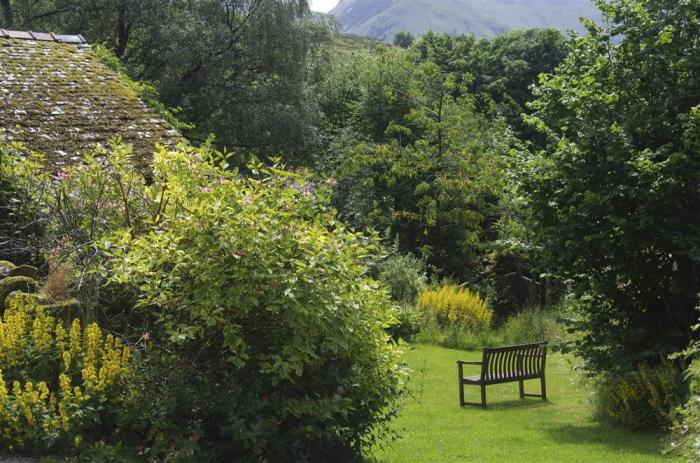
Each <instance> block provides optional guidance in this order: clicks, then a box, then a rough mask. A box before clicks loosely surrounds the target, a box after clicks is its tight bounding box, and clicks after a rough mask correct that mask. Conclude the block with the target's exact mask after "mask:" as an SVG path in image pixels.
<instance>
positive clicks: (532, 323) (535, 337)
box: [497, 308, 565, 345]
mask: <svg viewBox="0 0 700 463" xmlns="http://www.w3.org/2000/svg"><path fill="white" fill-rule="evenodd" d="M564 331H565V330H564V327H563V325H562V324H561V323H560V322H559V320H558V313H557V311H555V310H551V309H550V310H542V309H538V308H527V309H525V310H523V311H522V312H519V313H516V314H513V315H512V316H511V317H509V318H508V319H507V320H506V321H505V322H504V323H503V324H502V325H501V326H500V327H499V328H498V331H497V336H498V337H499V338H500V339H502V343H503V344H506V345H512V344H527V343H532V342H539V341H549V342H550V343H552V342H557V341H560V340H561V339H562V337H563V336H564Z"/></svg>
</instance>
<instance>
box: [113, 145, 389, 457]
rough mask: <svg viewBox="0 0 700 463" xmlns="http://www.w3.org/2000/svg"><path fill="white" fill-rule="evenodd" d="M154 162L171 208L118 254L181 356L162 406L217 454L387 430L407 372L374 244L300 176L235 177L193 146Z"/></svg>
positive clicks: (331, 450)
mask: <svg viewBox="0 0 700 463" xmlns="http://www.w3.org/2000/svg"><path fill="white" fill-rule="evenodd" d="M154 166H155V169H154V173H155V178H156V184H157V185H167V190H168V191H167V195H168V202H169V203H170V204H172V205H173V207H172V208H167V209H165V210H164V211H163V214H162V221H161V225H160V226H158V227H157V228H156V229H154V230H153V231H150V232H147V233H144V234H143V235H141V236H139V237H137V238H135V239H133V238H132V237H131V236H130V235H129V234H126V235H123V237H122V240H121V241H119V243H118V244H117V245H115V246H113V247H112V248H111V251H112V252H113V255H114V258H113V261H112V264H113V265H114V268H115V272H116V273H115V274H116V278H117V280H118V281H119V282H121V283H124V284H126V285H128V286H132V287H134V288H138V292H139V294H140V296H139V306H140V307H141V308H142V309H143V310H145V311H147V312H148V313H149V314H151V315H152V316H153V319H154V320H155V322H156V325H155V327H154V328H153V332H152V333H151V338H150V339H151V340H152V341H153V342H155V343H156V344H160V345H165V346H168V349H169V350H170V352H171V355H169V356H167V357H162V358H160V359H159V361H160V362H161V367H162V368H163V369H162V370H159V373H160V374H162V376H161V377H160V380H156V385H155V387H156V388H159V387H165V388H170V389H168V392H169V393H168V394H167V395H166V396H165V397H159V396H158V394H154V396H153V403H154V405H155V407H156V408H158V407H165V409H164V410H162V409H161V411H159V413H164V414H165V415H166V416H167V417H168V418H169V419H168V420H167V422H168V423H169V424H170V425H171V426H174V425H175V423H176V427H177V428H179V429H180V432H191V433H192V434H193V435H199V436H201V439H200V441H199V442H200V445H201V446H202V447H203V448H210V449H214V450H215V455H216V457H217V458H218V459H220V460H231V459H241V458H249V456H250V455H253V454H255V455H258V457H257V458H258V459H262V458H265V459H268V460H272V461H301V460H306V459H312V460H318V459H323V458H329V457H330V456H331V455H335V456H341V455H346V456H349V455H353V454H357V453H359V452H360V451H362V450H363V449H366V448H367V445H368V444H371V443H373V442H374V441H375V440H376V439H378V438H380V437H382V436H383V431H384V429H383V425H384V424H385V423H386V421H388V420H389V419H390V418H391V417H392V416H393V414H394V411H395V400H396V398H397V397H398V394H400V392H401V388H402V374H401V369H400V366H399V364H398V361H397V353H396V351H395V350H394V348H393V347H392V344H390V343H389V342H388V337H387V334H386V332H385V329H386V328H389V327H390V326H391V325H392V324H393V323H394V322H395V319H394V311H393V307H392V304H391V303H390V302H389V300H388V297H387V295H386V293H384V292H383V291H382V290H381V289H380V288H379V286H378V284H377V283H376V282H374V281H373V280H371V279H370V278H368V277H367V276H366V271H367V269H366V266H365V265H364V262H366V261H367V260H368V259H369V257H370V252H372V249H373V246H374V244H373V240H370V241H369V242H367V241H366V238H363V237H362V236H360V235H356V234H354V233H351V232H349V231H347V230H346V229H344V228H343V226H342V225H341V224H340V223H338V222H336V221H335V220H334V219H333V218H332V216H330V215H328V214H325V213H323V212H322V210H321V208H322V207H323V206H322V204H320V203H319V197H318V195H319V193H320V192H319V191H318V190H317V189H314V188H313V186H312V185H311V184H309V183H307V182H306V180H305V179H304V178H303V177H301V176H299V175H291V174H286V173H284V172H282V171H279V170H276V169H273V170H271V171H265V170H260V171H259V175H258V177H256V178H253V179H249V180H244V179H238V178H237V177H235V175H233V174H231V173H227V172H224V171H222V170H219V169H216V168H210V167H207V166H206V165H205V164H203V163H201V162H198V161H196V160H193V159H192V158H191V156H188V154H187V153H159V154H158V155H156V158H155V162H154ZM175 205H182V206H181V207H177V206H175ZM176 365H179V367H178V368H173V367H174V366H176ZM183 377H184V378H188V379H187V380H186V381H184V382H182V383H179V381H175V380H174V379H175V378H178V379H183ZM174 384H179V385H177V386H173V385H174ZM174 389H176V390H174ZM173 395H176V396H177V397H180V400H179V403H177V404H173V403H171V402H170V400H172V397H173ZM173 405H175V407H174V408H173V407H172V406H173Z"/></svg>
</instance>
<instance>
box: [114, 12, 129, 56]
mask: <svg viewBox="0 0 700 463" xmlns="http://www.w3.org/2000/svg"><path fill="white" fill-rule="evenodd" d="M130 29H131V24H129V0H119V17H118V18H117V48H116V50H114V53H115V54H116V55H117V56H118V57H119V58H121V57H122V56H124V53H125V52H126V46H127V45H128V43H129V32H130Z"/></svg>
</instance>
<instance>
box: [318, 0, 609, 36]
mask: <svg viewBox="0 0 700 463" xmlns="http://www.w3.org/2000/svg"><path fill="white" fill-rule="evenodd" d="M331 14H333V15H335V16H337V17H338V19H340V22H341V24H342V26H343V31H344V32H347V33H351V34H357V35H366V36H369V37H376V38H380V39H383V40H388V41H391V39H393V37H394V35H395V34H396V33H397V32H402V31H406V32H411V33H413V34H414V35H422V34H424V33H425V32H428V31H429V30H432V31H435V32H448V33H457V34H461V33H465V34H475V35H477V36H478V37H493V36H495V35H498V34H500V33H503V32H507V31H510V30H515V29H526V28H532V27H542V28H552V29H559V30H561V31H566V30H568V29H573V30H578V31H581V30H582V27H581V25H580V23H579V18H580V17H582V16H583V17H587V18H591V19H595V20H598V19H599V18H600V13H599V12H598V10H597V9H596V7H595V5H594V4H593V2H591V1H590V0H341V2H340V3H339V4H338V6H337V7H335V9H333V11H331Z"/></svg>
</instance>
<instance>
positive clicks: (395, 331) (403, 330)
mask: <svg viewBox="0 0 700 463" xmlns="http://www.w3.org/2000/svg"><path fill="white" fill-rule="evenodd" d="M423 319H424V316H423V314H422V313H421V312H420V311H419V310H416V308H415V307H413V306H410V305H401V306H399V307H398V308H397V309H396V320H397V321H396V324H395V325H392V326H390V327H389V329H388V330H387V332H388V333H389V336H391V339H393V340H394V341H396V342H399V340H404V341H412V340H413V339H414V338H415V337H416V335H417V334H418V333H420V330H421V325H422V323H423Z"/></svg>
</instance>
